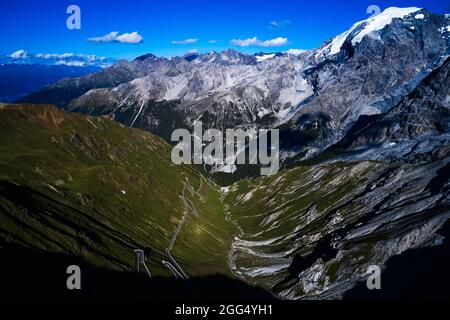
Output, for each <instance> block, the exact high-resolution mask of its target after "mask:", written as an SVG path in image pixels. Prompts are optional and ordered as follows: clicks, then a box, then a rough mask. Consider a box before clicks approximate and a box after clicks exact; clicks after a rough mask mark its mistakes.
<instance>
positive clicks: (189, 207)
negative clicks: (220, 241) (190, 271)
mask: <svg viewBox="0 0 450 320" xmlns="http://www.w3.org/2000/svg"><path fill="white" fill-rule="evenodd" d="M203 179H205V178H204V177H203V176H202V177H201V179H200V185H199V187H198V189H197V191H196V190H195V189H194V188H193V187H192V186H191V185H190V184H189V180H187V179H186V182H184V181H183V190H182V191H181V195H180V198H181V201H183V205H184V213H183V218H182V219H181V221H180V223H179V224H178V226H177V228H176V229H175V232H174V234H173V236H172V239H171V240H170V242H169V246H168V247H167V249H166V254H167V256H168V257H169V260H170V261H171V262H168V261H165V260H162V264H163V265H164V266H165V267H166V268H168V269H169V271H170V272H171V273H172V274H173V275H174V276H175V278H177V279H178V278H182V279H189V276H188V275H187V274H186V272H185V271H184V270H183V268H182V267H181V266H180V265H179V264H178V262H177V261H176V260H175V258H174V257H173V256H172V249H173V245H174V244H175V241H176V240H177V237H178V234H179V233H180V231H181V228H182V227H183V225H184V224H185V223H186V221H187V218H188V216H189V213H190V212H192V214H194V215H195V216H196V217H198V216H199V215H198V212H197V209H196V208H195V206H194V204H193V203H192V201H191V200H189V199H186V196H185V193H186V190H187V191H189V192H190V194H191V195H192V196H194V195H197V196H198V197H199V198H201V195H200V194H199V192H200V190H201V189H202V187H203Z"/></svg>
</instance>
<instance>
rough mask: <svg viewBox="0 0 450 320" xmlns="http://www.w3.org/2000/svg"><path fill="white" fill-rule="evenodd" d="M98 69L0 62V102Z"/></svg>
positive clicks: (11, 99)
mask: <svg viewBox="0 0 450 320" xmlns="http://www.w3.org/2000/svg"><path fill="white" fill-rule="evenodd" d="M100 69H101V68H99V67H95V66H88V67H79V66H67V65H42V64H0V102H12V101H15V100H17V99H19V98H21V97H23V96H25V95H27V94H29V93H30V92H33V91H35V90H37V89H39V88H42V87H43V86H46V85H48V84H51V83H54V82H56V81H59V80H61V79H64V78H74V77H80V76H83V75H86V74H89V73H93V72H97V71H99V70H100Z"/></svg>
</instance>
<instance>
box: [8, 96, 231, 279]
mask: <svg viewBox="0 0 450 320" xmlns="http://www.w3.org/2000/svg"><path fill="white" fill-rule="evenodd" d="M170 151H171V147H170V146H169V145H168V144H166V143H165V142H164V141H163V140H162V139H160V138H157V137H155V136H153V135H152V134H150V133H147V132H143V131H140V130H137V129H131V128H127V127H124V126H122V125H120V124H118V123H116V122H113V121H110V120H107V119H103V118H94V117H89V116H82V115H77V114H70V113H65V112H62V111H60V110H58V109H57V108H55V107H53V106H49V105H1V106H0V247H1V246H3V247H6V246H8V245H11V244H14V245H20V246H23V247H25V248H31V249H36V250H43V251H46V252H50V253H65V254H70V255H75V256H78V257H81V258H83V259H86V260H87V261H88V262H89V263H91V264H93V265H95V266H100V267H109V268H113V269H119V270H123V269H125V270H131V269H133V268H134V252H133V250H134V249H136V248H145V249H151V250H152V252H151V254H150V255H149V256H148V262H147V263H148V265H149V267H150V270H151V271H152V272H153V273H154V274H156V275H169V274H170V273H169V272H168V271H167V269H166V268H164V267H163V266H162V264H161V261H162V260H167V261H168V260H169V259H168V257H167V254H166V252H165V250H166V248H167V247H168V245H169V243H170V241H171V239H172V236H173V234H174V232H175V230H176V229H177V227H178V226H179V224H180V222H181V220H182V217H183V213H184V210H185V205H184V203H183V201H182V199H181V198H180V195H181V194H182V191H183V182H185V183H188V184H189V185H192V188H193V189H195V190H197V189H198V188H199V187H200V186H201V190H199V192H198V194H196V193H191V192H189V191H188V190H189V188H188V189H187V190H186V192H185V197H186V199H187V201H188V202H189V201H190V204H191V206H192V207H195V209H196V211H197V213H198V217H197V216H196V215H195V214H193V213H192V212H190V213H189V214H188V216H187V220H186V222H185V223H184V224H183V226H182V227H181V229H180V232H179V234H178V237H177V238H176V240H175V242H174V245H173V249H172V251H171V252H172V255H173V257H174V258H175V259H176V261H177V262H178V263H179V264H180V265H181V266H182V268H183V269H184V270H185V271H186V273H187V274H188V275H203V274H211V273H222V274H229V271H227V270H228V268H227V261H226V258H227V257H226V254H224V253H225V252H227V251H228V250H229V247H230V243H231V235H232V234H233V233H234V229H233V228H234V227H233V226H232V225H231V224H229V223H227V222H226V221H225V219H224V216H223V210H222V208H221V202H220V194H219V192H218V187H217V186H216V185H214V184H213V183H212V182H208V181H206V180H205V181H204V182H202V179H203V178H202V176H201V174H200V173H199V172H198V171H196V170H195V169H194V168H192V167H187V166H175V165H173V164H172V162H171V159H170Z"/></svg>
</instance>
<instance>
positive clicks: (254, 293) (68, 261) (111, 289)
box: [0, 246, 275, 301]
mask: <svg viewBox="0 0 450 320" xmlns="http://www.w3.org/2000/svg"><path fill="white" fill-rule="evenodd" d="M73 264H75V265H78V266H79V267H80V268H81V290H68V289H67V286H66V281H67V278H68V277H69V274H67V273H66V270H67V267H68V266H69V265H73ZM0 284H1V290H0V299H2V300H49V299H51V300H63V301H67V300H110V299H121V300H122V299H123V300H149V301H216V300H220V301H224V300H229V301H231V300H234V301H236V300H267V301H269V300H275V299H274V298H273V296H272V295H270V294H269V293H267V292H266V291H263V290H260V289H257V288H254V287H251V286H249V285H246V284H244V283H243V282H240V281H237V280H233V279H230V278H228V277H225V276H221V275H214V276H207V277H202V278H191V279H190V280H174V279H167V278H153V279H149V277H148V276H147V275H146V274H137V273H132V272H120V271H113V270H109V269H103V268H96V267H93V266H91V265H89V264H87V263H86V262H85V261H84V260H82V259H80V258H77V257H71V256H66V255H63V254H49V253H43V252H36V251H32V250H29V249H24V248H23V247H16V246H15V247H12V246H7V247H5V246H3V248H0Z"/></svg>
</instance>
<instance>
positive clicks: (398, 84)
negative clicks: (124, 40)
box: [24, 8, 450, 159]
mask: <svg viewBox="0 0 450 320" xmlns="http://www.w3.org/2000/svg"><path fill="white" fill-rule="evenodd" d="M449 21H450V18H449V17H448V15H436V14H432V13H430V12H428V11H426V10H421V9H419V8H406V9H398V8H389V9H387V10H386V11H385V12H383V13H382V14H380V15H378V16H376V17H374V18H371V19H368V20H365V21H362V22H359V23H356V24H355V25H354V26H353V27H351V28H350V29H349V30H348V31H346V32H345V33H343V34H341V35H339V36H337V37H336V38H334V39H333V40H332V41H331V42H328V43H326V44H324V45H323V46H322V47H321V48H319V49H317V50H311V51H307V52H305V53H303V54H301V55H299V56H292V55H288V54H273V55H267V54H256V55H254V56H250V55H245V54H243V53H239V52H237V51H234V50H227V51H224V52H221V53H217V52H211V53H208V54H190V55H186V56H184V57H174V58H171V59H166V58H158V57H155V56H154V55H145V56H142V57H139V58H137V59H136V60H135V61H133V62H126V61H122V62H120V63H118V64H117V65H115V66H113V67H111V68H108V69H106V70H104V71H102V72H100V73H98V74H95V75H91V76H88V77H83V78H79V79H71V80H65V81H62V82H59V83H56V84H55V85H53V86H51V87H49V88H44V89H43V90H41V91H40V92H37V93H35V94H33V95H31V96H29V97H28V98H25V99H24V101H36V100H37V101H38V102H42V100H46V99H47V100H48V101H49V102H54V103H57V104H59V106H61V107H64V108H65V109H67V110H70V111H76V112H82V113H88V114H93V115H106V116H110V117H113V118H115V119H116V120H118V121H120V122H122V123H124V124H126V125H128V126H138V127H140V128H142V129H145V130H149V131H152V132H155V133H156V132H162V131H164V135H163V136H164V137H166V136H167V132H166V131H167V130H169V128H172V127H173V126H175V125H180V123H179V119H182V123H181V126H183V127H190V126H191V125H192V122H193V121H194V120H195V119H202V120H203V121H204V122H206V123H205V127H217V128H225V127H250V126H255V125H256V126H269V127H280V126H281V127H280V128H282V129H283V135H282V136H283V137H284V141H281V143H282V159H285V158H289V157H300V158H310V157H312V156H314V155H316V154H317V153H318V152H320V151H322V150H324V149H325V148H326V147H328V146H330V145H332V144H334V143H336V142H337V141H339V140H340V139H342V138H343V137H344V136H345V134H346V133H347V132H348V130H349V129H350V128H351V127H352V125H353V124H355V122H356V121H357V120H358V118H359V117H360V116H367V115H374V114H380V113H384V112H386V111H388V110H389V109H391V108H392V107H394V106H395V105H396V104H397V103H398V102H399V101H400V100H401V99H402V98H403V97H405V96H406V95H408V94H409V93H410V92H411V91H412V90H413V89H414V88H415V87H416V86H417V84H418V83H419V82H420V81H421V80H422V79H423V78H424V77H426V76H427V75H428V74H429V73H430V72H431V71H432V70H433V69H435V68H436V67H438V66H439V65H440V64H441V63H442V62H443V60H444V59H445V58H446V57H447V56H448V55H449V52H450V50H449V47H450V26H449ZM165 101H168V102H170V103H169V104H170V106H171V107H170V110H169V111H168V112H165V113H164V117H166V116H167V113H170V114H172V115H173V118H174V119H173V121H168V119H166V118H165V119H161V118H159V113H160V111H159V110H160V109H159V106H160V105H161V103H164V102H165ZM155 108H156V109H155ZM163 123H164V126H167V124H168V123H169V127H168V128H166V130H164V129H163V128H162V126H163Z"/></svg>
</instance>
